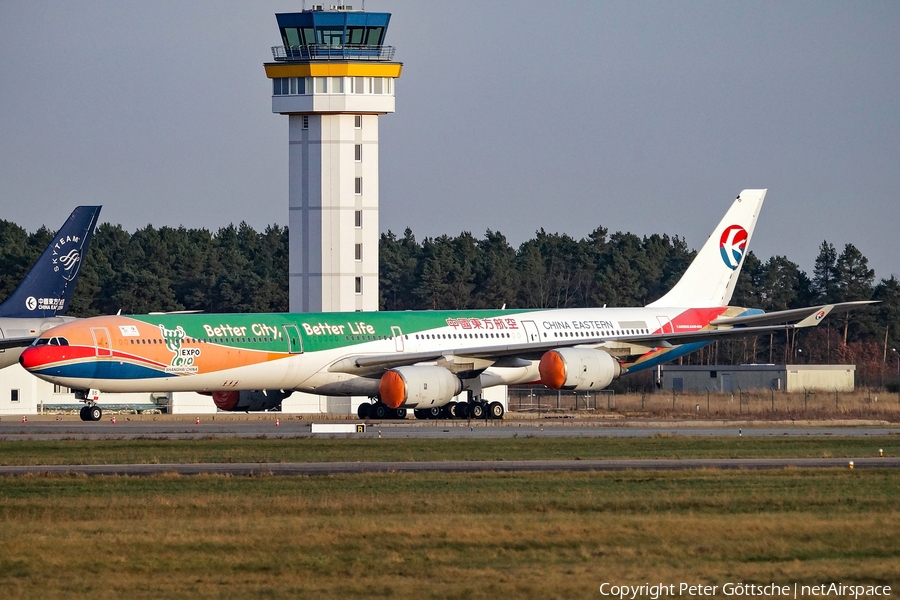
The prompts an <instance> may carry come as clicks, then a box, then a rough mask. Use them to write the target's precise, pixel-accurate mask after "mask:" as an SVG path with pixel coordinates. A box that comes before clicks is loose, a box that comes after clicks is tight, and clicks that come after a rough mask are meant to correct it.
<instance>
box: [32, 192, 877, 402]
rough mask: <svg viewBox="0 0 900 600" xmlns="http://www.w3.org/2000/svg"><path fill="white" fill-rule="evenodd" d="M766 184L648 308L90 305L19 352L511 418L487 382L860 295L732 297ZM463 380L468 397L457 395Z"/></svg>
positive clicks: (206, 385)
mask: <svg viewBox="0 0 900 600" xmlns="http://www.w3.org/2000/svg"><path fill="white" fill-rule="evenodd" d="M765 195H766V190H744V191H743V192H741V194H740V196H738V198H737V200H735V202H734V203H733V204H732V206H731V208H730V209H729V210H728V212H727V213H726V215H725V217H724V219H723V220H722V221H721V222H720V223H719V225H718V227H717V228H716V229H715V231H714V232H713V234H712V236H711V237H710V238H709V240H708V241H707V242H706V244H705V245H704V246H703V248H702V249H701V250H700V252H699V253H698V254H697V257H696V258H695V260H694V261H693V262H692V263H691V265H690V266H689V267H688V269H687V271H686V272H685V273H684V275H683V276H682V278H681V279H680V280H679V281H678V283H677V284H676V285H675V286H674V287H673V288H672V290H671V291H670V292H669V293H668V294H666V295H665V296H663V297H662V298H660V299H659V300H657V301H656V302H653V303H651V304H648V305H647V306H644V307H637V308H578V309H556V310H554V309H548V310H455V311H422V312H419V311H415V312H410V311H404V312H375V313H308V314H303V313H298V314H291V313H281V314H159V315H153V314H151V315H133V316H106V317H93V318H89V319H82V320H79V321H75V322H72V323H67V324H65V325H60V326H58V327H55V328H53V329H51V330H49V331H47V332H46V333H44V334H42V335H41V337H40V338H39V339H38V340H36V341H35V343H34V344H33V345H32V346H30V347H28V348H27V349H26V350H25V351H24V352H23V354H22V356H21V359H20V362H21V364H22V366H24V367H25V368H26V369H28V370H29V371H30V372H31V373H33V374H35V375H37V376H38V377H40V378H41V379H45V380H47V381H51V382H53V383H55V384H59V385H63V386H67V387H70V388H73V389H75V390H89V389H97V390H100V391H101V392H151V391H157V392H160V391H194V392H200V393H208V394H210V395H212V397H213V399H214V401H215V403H216V405H217V406H218V407H219V408H220V409H222V410H226V411H247V410H263V409H267V408H274V407H277V406H278V405H279V404H280V403H281V401H282V400H283V399H284V398H286V397H287V396H289V395H290V394H291V393H292V392H294V391H300V392H307V393H313V394H324V395H332V396H368V397H370V398H371V399H372V400H373V402H372V403H371V404H363V405H362V406H361V408H360V411H359V414H360V417H366V416H373V417H378V418H384V417H402V416H405V415H406V409H410V408H411V409H414V410H415V413H416V416H418V417H422V418H428V417H438V416H445V417H460V416H473V417H477V416H481V415H484V414H485V411H487V413H488V414H489V415H490V416H493V417H502V416H503V406H502V405H501V404H500V403H490V404H487V403H485V402H483V401H482V400H481V394H482V390H483V389H484V388H487V387H490V386H495V385H503V384H507V385H508V384H517V383H527V382H536V381H540V382H542V383H543V384H544V385H546V386H547V387H549V388H551V389H566V390H585V391H587V390H600V389H603V388H605V387H606V386H608V385H609V384H610V383H611V382H612V381H613V380H614V379H616V378H617V377H620V376H622V375H623V374H625V373H626V372H633V371H638V370H642V369H647V368H650V367H654V366H656V365H658V364H661V363H664V362H668V361H671V360H673V359H676V358H678V357H680V356H684V355H685V354H688V353H690V352H693V351H694V350H697V349H698V348H700V347H702V346H703V345H705V344H708V343H710V342H711V341H713V340H716V339H722V338H727V337H730V336H737V335H741V336H746V335H757V334H762V333H769V332H771V331H775V330H779V331H781V330H784V329H785V328H793V327H808V326H813V325H816V324H818V323H819V322H820V320H821V319H822V318H823V317H825V315H827V314H828V313H829V312H830V311H833V310H847V309H849V308H851V307H852V306H856V305H858V304H859V303H845V304H840V305H824V306H814V307H810V308H805V309H798V310H787V311H780V312H776V313H763V312H762V311H760V310H755V309H745V308H737V307H729V306H728V302H729V300H730V299H731V295H732V292H733V290H734V287H735V284H736V282H737V278H738V273H739V272H740V268H741V265H742V263H743V260H744V256H745V252H746V250H747V244H748V243H749V242H750V237H751V235H752V234H753V228H754V225H755V224H756V220H757V216H758V215H759V210H760V208H761V206H762V203H763V200H764V198H765ZM463 392H466V396H467V397H468V398H469V400H468V402H459V403H456V402H453V401H452V399H453V398H454V397H455V396H457V395H458V394H461V393H463ZM80 395H81V396H84V395H85V394H83V393H82V394H80Z"/></svg>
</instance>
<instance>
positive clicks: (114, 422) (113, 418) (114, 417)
mask: <svg viewBox="0 0 900 600" xmlns="http://www.w3.org/2000/svg"><path fill="white" fill-rule="evenodd" d="M110 421H112V424H113V425H115V424H116V415H113V416H112V419H110Z"/></svg>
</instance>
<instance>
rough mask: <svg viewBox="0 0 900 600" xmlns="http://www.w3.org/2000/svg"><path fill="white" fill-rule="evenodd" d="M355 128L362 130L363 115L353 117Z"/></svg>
mask: <svg viewBox="0 0 900 600" xmlns="http://www.w3.org/2000/svg"><path fill="white" fill-rule="evenodd" d="M353 128H354V129H362V115H353Z"/></svg>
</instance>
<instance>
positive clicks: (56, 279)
mask: <svg viewBox="0 0 900 600" xmlns="http://www.w3.org/2000/svg"><path fill="white" fill-rule="evenodd" d="M100 208H101V207H100V206H79V207H77V208H76V209H75V210H74V211H72V214H71V215H69V218H68V219H67V220H66V222H65V223H64V224H63V226H62V228H61V229H60V230H59V231H58V232H56V235H55V236H54V237H53V240H52V241H51V242H50V245H49V246H47V248H46V250H44V252H43V254H41V256H40V258H38V259H37V262H35V263H34V265H33V266H32V267H31V270H30V271H28V274H27V275H25V278H24V279H23V280H22V283H20V284H19V287H17V288H16V289H15V291H14V292H13V293H12V294H10V296H9V298H7V299H6V300H5V301H4V302H3V304H0V317H13V318H29V317H39V318H47V317H55V316H56V315H62V314H65V312H66V310H67V309H68V308H69V301H70V300H71V299H72V292H73V291H74V290H75V283H76V282H77V281H78V274H79V273H80V272H81V263H82V261H83V260H84V255H85V253H86V252H87V249H88V245H89V244H90V243H91V238H92V237H93V235H94V227H96V225H97V219H98V218H99V216H100Z"/></svg>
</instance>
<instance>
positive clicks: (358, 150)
mask: <svg viewBox="0 0 900 600" xmlns="http://www.w3.org/2000/svg"><path fill="white" fill-rule="evenodd" d="M353 160H355V161H356V162H362V144H356V145H355V146H354V147H353Z"/></svg>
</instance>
